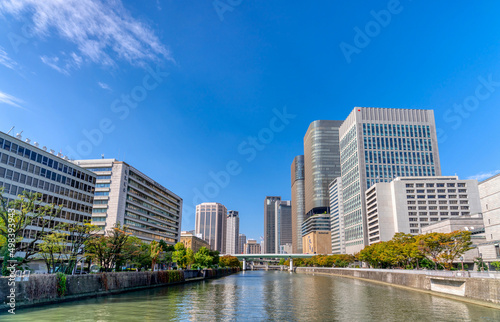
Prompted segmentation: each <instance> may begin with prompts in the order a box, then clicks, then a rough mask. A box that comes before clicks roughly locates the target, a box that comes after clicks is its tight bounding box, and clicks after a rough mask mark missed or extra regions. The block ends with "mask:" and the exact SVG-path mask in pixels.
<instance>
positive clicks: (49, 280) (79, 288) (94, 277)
mask: <svg viewBox="0 0 500 322" xmlns="http://www.w3.org/2000/svg"><path fill="white" fill-rule="evenodd" d="M238 271H239V269H230V268H226V269H218V270H203V271H195V270H185V271H176V270H173V271H156V272H149V271H146V272H117V273H101V274H88V275H67V276H66V283H65V292H64V294H63V295H61V294H58V287H57V284H58V278H57V276H56V275H55V274H43V275H31V276H30V277H29V280H27V281H17V282H15V292H11V290H12V286H9V282H11V281H9V278H8V277H2V278H0V298H1V299H2V304H1V307H2V309H5V310H7V309H8V308H10V306H9V303H10V301H12V300H11V298H12V296H11V295H12V294H14V298H15V308H16V309H18V308H22V307H27V306H33V305H40V304H49V303H57V302H62V301H68V300H75V299H83V298H89V297H96V296H105V295H109V294H117V293H122V292H128V291H134V290H142V289H148V288H153V287H161V286H168V285H174V284H181V283H187V282H194V281H201V280H205V279H210V278H218V277H222V276H227V275H230V274H232V273H235V272H238ZM59 291H60V290H59ZM59 293H60V292H59Z"/></svg>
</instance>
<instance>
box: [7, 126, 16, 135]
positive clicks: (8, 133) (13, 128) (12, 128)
mask: <svg viewBox="0 0 500 322" xmlns="http://www.w3.org/2000/svg"><path fill="white" fill-rule="evenodd" d="M14 128H15V126H13V127H11V128H10V130H9V132H7V134H9V133H10V131H12V130H13V129H14Z"/></svg>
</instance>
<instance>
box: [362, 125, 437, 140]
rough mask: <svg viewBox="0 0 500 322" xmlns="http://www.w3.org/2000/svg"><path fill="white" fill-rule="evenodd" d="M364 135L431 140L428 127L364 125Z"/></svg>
mask: <svg viewBox="0 0 500 322" xmlns="http://www.w3.org/2000/svg"><path fill="white" fill-rule="evenodd" d="M363 135H372V136H407V137H419V138H430V137H431V129H430V126H428V125H409V124H383V123H382V124H380V123H363Z"/></svg>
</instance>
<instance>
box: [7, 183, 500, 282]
mask: <svg viewBox="0 0 500 322" xmlns="http://www.w3.org/2000/svg"><path fill="white" fill-rule="evenodd" d="M61 209H62V207H61V206H56V205H53V204H43V203H42V201H41V194H37V193H23V194H22V195H20V196H19V198H18V199H16V200H12V201H11V202H10V203H8V202H7V200H6V199H5V198H4V197H3V194H2V190H1V189H0V255H1V256H2V258H3V264H2V275H9V273H10V272H9V271H8V269H7V263H9V261H12V260H15V261H17V264H18V269H26V268H27V267H26V266H27V264H28V263H29V262H31V261H32V260H34V259H37V258H38V259H39V258H42V259H43V260H44V262H45V264H46V266H47V270H48V272H50V273H53V272H62V273H64V274H72V273H74V272H75V269H76V267H77V264H78V261H79V260H81V259H82V258H86V259H91V260H92V262H93V263H95V264H97V268H98V270H99V271H120V270H122V269H129V270H141V269H153V270H154V269H156V268H158V267H160V268H170V267H172V264H173V263H176V265H177V267H179V268H182V269H185V268H194V269H201V268H215V267H240V266H241V263H240V262H239V261H238V259H237V258H236V257H234V256H228V255H226V256H223V257H220V258H219V252H217V251H211V250H209V249H207V248H205V247H202V248H201V249H199V250H198V251H197V252H196V253H194V252H193V251H192V250H191V249H188V248H185V246H184V244H182V243H177V244H176V245H175V246H172V245H168V244H167V243H166V242H165V241H163V240H161V241H160V242H157V241H151V242H150V243H147V242H144V241H142V240H141V239H139V238H137V237H135V236H132V235H131V234H130V233H128V232H127V231H126V230H127V229H126V228H127V227H125V226H124V227H121V226H120V225H115V226H114V227H113V228H111V229H109V230H108V231H107V234H102V230H101V229H100V228H99V227H98V226H96V225H93V224H91V223H90V222H84V223H67V222H62V221H56V220H54V219H55V218H59V217H60V216H61ZM10 210H14V211H10ZM30 225H34V226H37V227H38V229H34V230H33V229H31V230H30V229H28V226H30ZM26 231H29V239H25V237H26V236H25V232H26ZM26 240H28V241H26ZM472 248H473V246H472V241H471V233H470V232H469V231H455V232H451V233H428V234H423V235H416V236H415V235H410V234H405V233H397V234H395V235H394V237H393V238H392V239H391V240H389V241H382V242H378V243H376V244H372V245H370V246H367V247H365V248H364V249H363V250H361V251H360V252H359V253H357V254H355V255H347V254H339V255H317V256H314V257H312V258H306V259H304V258H297V259H294V265H295V266H299V267H300V266H317V267H347V266H353V265H355V266H359V264H360V262H364V263H367V264H368V265H369V266H371V267H373V268H405V269H415V268H417V269H418V268H427V269H447V270H450V269H455V266H456V261H457V260H458V259H459V258H460V257H461V256H463V254H464V253H465V252H466V251H468V250H470V249H472ZM13 249H14V250H15V251H14V252H13V251H12V250H13ZM15 252H20V253H22V254H23V255H22V256H20V257H15V255H14V253H15ZM356 262H357V264H354V263H356ZM280 264H282V265H289V261H286V260H284V259H282V260H281V261H280ZM476 264H478V267H479V268H481V267H482V268H486V269H487V265H485V264H484V263H482V260H481V259H480V258H477V259H476ZM492 265H493V266H494V267H496V268H497V269H500V262H494V263H492ZM82 266H83V265H82Z"/></svg>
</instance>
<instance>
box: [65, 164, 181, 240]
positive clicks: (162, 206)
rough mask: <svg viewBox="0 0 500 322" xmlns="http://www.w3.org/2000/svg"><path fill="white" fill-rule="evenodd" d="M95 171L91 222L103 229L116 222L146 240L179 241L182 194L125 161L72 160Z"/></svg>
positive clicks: (110, 226) (107, 228)
mask: <svg viewBox="0 0 500 322" xmlns="http://www.w3.org/2000/svg"><path fill="white" fill-rule="evenodd" d="M73 163H75V164H77V165H79V166H80V167H82V168H85V169H87V170H89V171H92V172H94V173H95V174H96V175H97V181H96V191H95V197H94V205H93V210H92V223H93V224H95V225H97V226H100V227H102V229H103V230H105V231H107V230H109V229H111V228H113V226H115V225H116V224H120V225H125V226H127V231H128V232H129V233H131V234H132V235H134V236H137V237H138V238H140V239H142V240H144V241H146V242H149V241H152V240H156V241H159V240H164V241H165V242H166V243H167V244H170V245H175V244H176V243H178V242H179V241H180V234H181V221H182V198H180V197H179V196H177V195H176V194H175V193H173V192H172V191H170V190H168V189H167V188H165V187H163V186H162V185H161V184H159V183H157V182H156V181H154V180H153V179H151V178H150V177H148V176H146V175H145V174H143V173H142V172H140V171H139V170H137V169H136V168H134V167H132V166H130V165H129V164H127V163H125V162H122V161H117V160H116V159H95V160H76V161H73Z"/></svg>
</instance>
